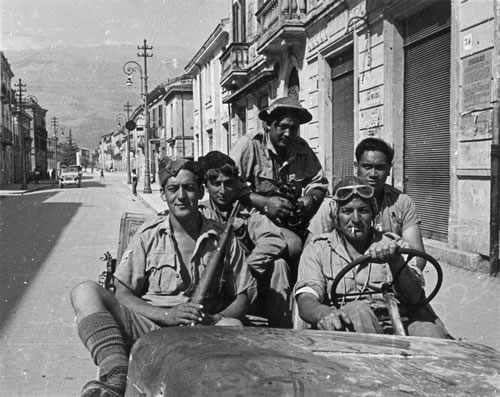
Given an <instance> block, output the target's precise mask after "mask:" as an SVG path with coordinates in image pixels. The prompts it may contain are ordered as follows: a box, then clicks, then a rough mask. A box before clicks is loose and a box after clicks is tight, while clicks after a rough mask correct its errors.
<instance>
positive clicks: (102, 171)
mask: <svg viewBox="0 0 500 397" xmlns="http://www.w3.org/2000/svg"><path fill="white" fill-rule="evenodd" d="M99 180H101V181H103V180H104V168H101V178H100V179H99Z"/></svg>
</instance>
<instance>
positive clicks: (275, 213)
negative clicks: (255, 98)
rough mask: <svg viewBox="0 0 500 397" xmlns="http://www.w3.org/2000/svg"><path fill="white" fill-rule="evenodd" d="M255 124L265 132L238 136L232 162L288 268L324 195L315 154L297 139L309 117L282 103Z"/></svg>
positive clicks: (293, 104)
mask: <svg viewBox="0 0 500 397" xmlns="http://www.w3.org/2000/svg"><path fill="white" fill-rule="evenodd" d="M259 118H260V119H261V120H263V121H265V122H266V124H267V128H266V129H265V131H263V132H262V133H259V134H257V135H255V136H254V137H253V138H249V137H247V136H242V137H241V138H240V140H239V141H238V142H237V143H236V145H235V147H234V148H233V150H232V152H231V157H232V158H233V159H234V161H235V162H236V166H237V167H238V169H239V170H240V174H241V178H242V179H243V180H244V181H245V182H247V183H248V184H249V186H250V191H249V192H248V197H247V198H248V201H249V202H250V204H251V206H252V207H254V208H256V209H258V210H259V211H260V212H262V213H263V214H266V215H267V216H268V217H269V218H270V219H271V220H273V221H274V222H275V223H276V224H277V225H278V226H280V227H281V232H282V233H283V235H284V236H285V240H286V242H287V252H288V254H289V258H290V261H291V264H296V263H298V258H299V256H300V253H301V252H302V245H303V239H304V238H305V228H306V226H307V221H308V220H309V219H310V218H311V216H312V215H313V214H314V213H315V212H316V210H317V209H318V207H319V205H320V204H321V202H322V201H323V198H324V197H325V195H326V193H327V190H328V181H327V180H326V178H325V175H324V172H323V169H322V167H321V164H320V162H319V160H318V158H317V157H316V154H315V153H314V152H313V151H312V149H311V148H310V146H309V145H308V144H307V142H306V141H305V140H304V139H303V138H301V137H299V135H298V133H299V127H300V125H301V124H305V123H308V122H309V121H311V120H312V115H311V113H309V111H308V110H307V109H305V108H304V107H302V106H301V105H300V103H299V102H298V101H297V100H296V99H293V98H290V97H284V98H278V99H276V100H275V101H274V102H273V103H272V104H271V105H270V106H269V107H268V108H266V109H264V110H262V111H261V112H260V113H259ZM299 221H301V222H300V223H299ZM292 266H293V265H292Z"/></svg>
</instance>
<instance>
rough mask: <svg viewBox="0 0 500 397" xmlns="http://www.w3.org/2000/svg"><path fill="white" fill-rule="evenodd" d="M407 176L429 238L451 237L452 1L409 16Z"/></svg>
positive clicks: (407, 41)
mask: <svg viewBox="0 0 500 397" xmlns="http://www.w3.org/2000/svg"><path fill="white" fill-rule="evenodd" d="M405 30H406V35H405V41H404V45H405V49H404V56H405V60H404V68H405V69H404V70H405V76H404V177H405V186H404V187H405V193H407V194H408V195H409V196H410V197H411V198H412V199H413V200H414V202H415V205H416V207H417V210H418V213H419V215H420V217H421V219H422V223H421V230H422V234H423V235H424V236H425V237H428V238H433V239H437V240H442V241H447V235H448V220H449V219H448V218H449V207H450V39H451V34H450V3H449V2H439V3H437V5H435V6H433V7H431V8H428V9H426V10H424V11H422V12H420V13H419V14H417V15H414V16H412V17H411V18H409V19H407V20H406V21H405Z"/></svg>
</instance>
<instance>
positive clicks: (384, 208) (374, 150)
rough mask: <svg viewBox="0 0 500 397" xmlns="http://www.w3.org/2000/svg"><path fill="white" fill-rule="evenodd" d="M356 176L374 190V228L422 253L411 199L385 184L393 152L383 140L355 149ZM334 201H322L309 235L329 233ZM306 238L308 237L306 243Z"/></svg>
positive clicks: (372, 139) (420, 263) (370, 140)
mask: <svg viewBox="0 0 500 397" xmlns="http://www.w3.org/2000/svg"><path fill="white" fill-rule="evenodd" d="M355 154H356V162H355V167H356V169H357V174H358V176H360V177H362V178H365V179H366V180H367V181H368V183H369V184H370V186H372V187H373V188H374V189H375V198H376V200H377V205H378V208H379V214H378V215H377V217H376V218H375V223H376V228H377V229H378V230H381V231H385V232H392V233H395V234H397V235H398V236H400V237H401V238H403V240H405V241H406V242H407V243H408V244H409V245H410V248H413V249H417V250H419V251H424V243H423V241H422V235H421V233H420V218H419V216H418V214H417V210H416V208H415V204H414V203H413V200H412V199H411V198H410V197H409V196H408V195H406V194H403V193H402V192H400V191H399V190H398V189H396V188H394V187H392V186H390V185H387V184H386V181H387V177H388V176H389V173H390V171H391V167H392V161H393V159H394V151H393V150H392V148H391V146H389V144H388V143H386V142H385V141H384V140H382V139H380V138H376V137H369V138H366V139H364V140H362V141H361V142H360V143H359V144H358V146H357V147H356V151H355ZM334 207H335V201H334V200H333V198H331V197H328V198H327V199H325V200H324V201H323V203H322V204H321V206H320V208H319V209H318V211H317V212H316V214H315V215H314V216H313V218H312V219H311V222H310V224H309V227H308V231H309V233H310V235H311V237H312V236H315V235H318V234H321V233H329V232H331V231H332V230H333V225H334V219H333V218H334V214H335V208H334ZM309 240H310V237H308V241H309ZM417 262H418V266H419V267H420V269H421V270H423V268H424V267H425V259H423V258H418V259H417Z"/></svg>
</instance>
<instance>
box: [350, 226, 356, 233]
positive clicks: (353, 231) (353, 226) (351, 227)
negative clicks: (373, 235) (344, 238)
mask: <svg viewBox="0 0 500 397" xmlns="http://www.w3.org/2000/svg"><path fill="white" fill-rule="evenodd" d="M351 229H352V234H354V229H355V228H354V226H353V227H351Z"/></svg>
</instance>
